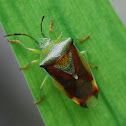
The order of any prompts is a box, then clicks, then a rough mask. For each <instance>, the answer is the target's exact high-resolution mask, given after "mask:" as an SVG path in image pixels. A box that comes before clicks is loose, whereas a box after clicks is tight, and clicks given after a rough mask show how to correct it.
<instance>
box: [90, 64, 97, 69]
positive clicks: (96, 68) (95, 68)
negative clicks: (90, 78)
mask: <svg viewBox="0 0 126 126" xmlns="http://www.w3.org/2000/svg"><path fill="white" fill-rule="evenodd" d="M89 65H90V68H95V69H97V68H98V66H92V65H91V64H89Z"/></svg>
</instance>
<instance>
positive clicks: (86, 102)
mask: <svg viewBox="0 0 126 126" xmlns="http://www.w3.org/2000/svg"><path fill="white" fill-rule="evenodd" d="M44 68H45V69H46V71H47V72H48V73H49V74H50V75H51V76H52V77H53V79H54V80H56V83H57V84H58V85H60V86H59V87H61V88H62V89H63V91H65V93H66V94H67V95H68V96H69V97H70V98H71V99H72V100H73V101H74V102H76V103H77V104H79V105H81V106H83V107H92V106H94V104H96V102H97V98H98V88H97V85H96V82H95V80H94V78H93V76H92V74H91V71H90V68H89V65H88V64H87V63H86V62H85V60H84V59H83V58H82V56H81V55H80V54H79V52H78V51H77V49H76V48H75V46H74V45H73V43H72V44H71V46H70V48H69V50H68V52H67V53H66V54H65V55H63V56H62V57H61V58H59V60H58V61H57V62H56V63H55V64H52V65H49V66H45V67H44ZM92 98H93V101H92Z"/></svg>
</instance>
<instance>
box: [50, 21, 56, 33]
mask: <svg viewBox="0 0 126 126" xmlns="http://www.w3.org/2000/svg"><path fill="white" fill-rule="evenodd" d="M52 27H53V20H51V23H50V26H49V31H52V32H55V30H53V29H52Z"/></svg>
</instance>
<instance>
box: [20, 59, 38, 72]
mask: <svg viewBox="0 0 126 126" xmlns="http://www.w3.org/2000/svg"><path fill="white" fill-rule="evenodd" d="M37 63H39V60H34V61H31V62H30V63H29V64H28V65H26V66H24V67H20V70H23V69H26V68H28V67H29V66H30V65H32V64H37Z"/></svg>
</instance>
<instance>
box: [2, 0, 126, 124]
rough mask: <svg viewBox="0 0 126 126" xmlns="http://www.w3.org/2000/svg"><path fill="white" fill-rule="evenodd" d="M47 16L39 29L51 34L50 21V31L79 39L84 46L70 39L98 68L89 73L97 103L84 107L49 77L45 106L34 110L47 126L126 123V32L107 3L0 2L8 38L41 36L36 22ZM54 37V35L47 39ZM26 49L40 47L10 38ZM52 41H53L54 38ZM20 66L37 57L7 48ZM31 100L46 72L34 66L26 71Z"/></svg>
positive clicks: (94, 0)
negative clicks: (19, 34) (52, 25)
mask: <svg viewBox="0 0 126 126" xmlns="http://www.w3.org/2000/svg"><path fill="white" fill-rule="evenodd" d="M43 14H45V15H46V17H45V20H44V23H43V31H44V33H45V34H46V35H47V36H50V33H49V24H50V20H51V19H53V20H54V29H56V30H58V31H61V32H62V33H63V36H64V38H67V37H73V38H78V39H79V38H83V37H84V36H86V35H87V34H90V36H91V38H90V39H89V40H88V41H87V42H85V43H79V42H78V41H76V39H75V40H74V43H75V45H76V46H77V47H78V49H79V50H80V51H83V50H86V51H87V52H88V55H89V59H90V62H91V63H92V64H94V65H98V67H99V68H98V70H93V73H94V76H95V79H96V82H97V84H98V87H99V90H100V92H99V103H98V104H97V105H96V107H94V108H92V109H85V108H82V107H80V106H78V105H77V104H75V103H74V102H73V101H72V100H70V99H69V98H68V97H67V96H66V95H65V94H64V93H62V92H61V91H59V90H58V89H57V88H56V87H55V86H54V85H53V82H52V80H51V79H48V83H47V84H46V85H45V87H44V89H43V97H44V99H43V102H41V103H40V104H39V105H38V107H39V111H40V113H41V115H42V117H43V119H44V122H45V124H46V125H47V126H64V125H66V126H94V125H95V126H104V125H105V126H106V125H110V126H118V125H122V126H124V125H126V115H125V112H126V105H125V101H126V95H125V92H126V85H125V78H126V66H125V65H126V58H125V55H126V29H125V27H124V25H123V24H122V22H121V21H120V19H119V18H118V16H117V15H116V13H115V11H114V10H113V8H112V6H111V5H110V3H109V1H108V0H99V1H97V0H88V1H87V0H74V1H73V0H46V1H45V0H38V1H36V0H27V1H20V0H13V1H10V0H1V3H0V21H1V22H2V25H3V28H4V30H5V32H6V34H9V33H25V34H28V35H30V36H33V37H34V38H40V37H41V32H40V22H41V18H42V15H43ZM51 36H52V35H51ZM9 38H10V39H18V40H20V41H21V42H22V43H23V44H24V45H25V46H26V47H31V48H38V46H37V45H36V43H34V42H33V41H32V40H31V39H30V38H28V37H25V36H13V37H9ZM54 38H55V37H54ZM11 46H12V48H13V50H14V53H15V55H16V57H17V59H18V61H19V63H20V65H21V66H25V65H27V64H28V63H29V62H30V61H32V60H34V59H39V55H36V54H34V55H33V54H31V53H30V52H27V51H26V50H24V48H22V47H21V46H18V45H16V44H14V43H12V44H11ZM24 74H25V77H26V79H27V82H28V85H29V87H30V89H31V92H32V94H33V96H34V98H35V100H38V99H39V92H40V91H39V89H40V85H41V82H42V81H43V80H44V78H45V76H46V72H45V71H44V70H43V69H42V68H40V67H38V66H37V65H34V66H31V67H30V68H29V69H27V70H24Z"/></svg>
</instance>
